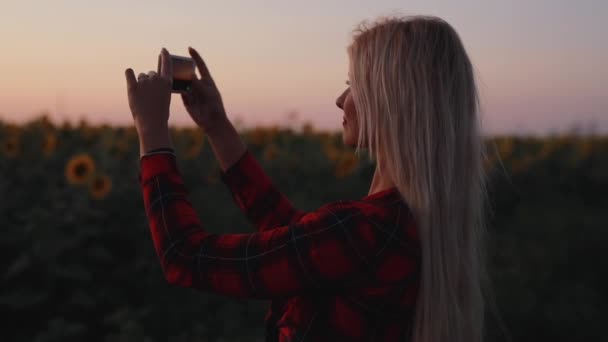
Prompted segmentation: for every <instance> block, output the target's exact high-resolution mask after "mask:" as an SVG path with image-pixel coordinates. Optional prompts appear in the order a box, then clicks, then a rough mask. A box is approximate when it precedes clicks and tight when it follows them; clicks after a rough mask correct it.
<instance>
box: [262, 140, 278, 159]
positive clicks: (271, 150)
mask: <svg viewBox="0 0 608 342" xmlns="http://www.w3.org/2000/svg"><path fill="white" fill-rule="evenodd" d="M278 154H279V149H278V148H277V147H276V145H275V144H270V145H266V148H264V156H263V157H264V160H274V159H275V158H276V157H277V155H278Z"/></svg>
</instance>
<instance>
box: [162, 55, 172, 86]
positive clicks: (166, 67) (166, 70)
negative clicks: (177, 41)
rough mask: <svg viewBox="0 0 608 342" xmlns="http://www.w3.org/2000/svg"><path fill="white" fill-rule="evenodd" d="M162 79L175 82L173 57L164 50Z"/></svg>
mask: <svg viewBox="0 0 608 342" xmlns="http://www.w3.org/2000/svg"><path fill="white" fill-rule="evenodd" d="M160 59H161V64H160V77H162V78H164V79H167V80H169V81H171V80H173V64H172V63H171V56H170V55H169V51H167V49H165V48H163V49H162V50H161V52H160Z"/></svg>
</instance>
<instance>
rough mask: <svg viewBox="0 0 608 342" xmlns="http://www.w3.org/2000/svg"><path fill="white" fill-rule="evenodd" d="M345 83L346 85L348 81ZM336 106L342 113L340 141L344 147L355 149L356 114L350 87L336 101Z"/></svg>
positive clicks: (357, 131) (357, 132) (356, 134)
mask: <svg viewBox="0 0 608 342" xmlns="http://www.w3.org/2000/svg"><path fill="white" fill-rule="evenodd" d="M346 83H347V85H348V81H346ZM336 105H337V106H338V108H340V109H342V110H343V111H344V113H343V114H344V117H343V119H342V120H343V122H342V127H343V129H344V130H343V131H342V141H343V142H344V145H346V146H351V147H356V146H357V137H358V134H359V127H358V125H357V112H356V111H355V103H354V102H353V98H352V96H351V93H350V86H349V87H348V88H346V90H344V92H343V93H342V94H341V95H340V96H339V97H338V98H337V99H336Z"/></svg>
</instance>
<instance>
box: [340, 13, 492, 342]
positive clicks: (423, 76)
mask: <svg viewBox="0 0 608 342" xmlns="http://www.w3.org/2000/svg"><path fill="white" fill-rule="evenodd" d="M347 51H348V55H349V58H350V67H349V73H350V86H351V94H352V97H353V101H354V104H355V108H356V112H357V118H358V123H359V135H358V142H357V147H356V151H355V152H356V153H357V154H359V153H360V151H361V148H366V149H367V152H368V153H369V156H370V160H373V159H376V160H378V159H381V160H382V161H383V163H379V164H378V165H380V167H381V166H382V164H384V165H385V167H386V170H385V171H384V172H386V173H387V174H388V175H389V176H390V177H391V178H392V181H393V182H394V184H395V186H396V187H397V188H398V189H399V191H400V193H401V195H402V196H403V198H404V200H405V201H406V203H407V204H408V206H409V207H410V208H411V210H412V213H413V214H414V217H415V219H416V221H417V227H418V230H419V236H420V239H421V243H422V260H421V265H422V272H421V283H420V287H419V296H418V299H417V303H416V314H415V321H414V323H413V324H414V326H413V330H412V334H413V335H412V336H410V338H411V340H412V341H415V342H444V341H450V342H480V341H482V340H483V335H484V331H483V327H484V310H485V301H484V293H485V289H486V287H487V288H488V289H489V286H487V285H486V281H487V280H488V279H487V278H488V277H487V271H486V268H485V265H484V262H485V260H486V258H485V251H484V245H485V240H486V237H485V234H484V232H485V221H486V218H485V217H484V216H485V214H484V213H485V208H484V204H485V203H486V202H487V197H488V196H487V189H486V174H485V170H484V164H483V160H484V159H485V158H486V152H485V147H484V142H483V138H482V135H481V124H480V120H478V112H479V109H478V107H479V98H478V91H477V87H476V85H475V80H474V74H473V67H472V65H471V62H470V60H469V57H468V55H467V53H466V51H465V49H464V47H463V44H462V42H461V41H460V38H459V36H458V34H457V33H456V31H455V30H454V29H453V28H452V27H451V26H450V25H449V24H448V23H447V22H445V21H444V20H442V19H440V18H437V17H434V16H426V15H416V16H401V17H398V16H392V17H391V16H382V17H379V18H378V19H376V20H375V22H373V25H371V27H367V23H366V21H363V22H361V23H359V24H358V26H357V27H356V28H355V29H354V30H353V41H352V43H351V44H350V45H349V46H348V47H347ZM404 324H405V323H404Z"/></svg>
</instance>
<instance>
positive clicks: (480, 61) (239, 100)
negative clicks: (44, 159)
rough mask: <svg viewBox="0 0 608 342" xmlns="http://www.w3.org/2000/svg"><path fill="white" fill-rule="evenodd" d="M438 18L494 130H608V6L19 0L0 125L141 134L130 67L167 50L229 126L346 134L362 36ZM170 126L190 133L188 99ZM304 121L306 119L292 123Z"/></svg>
mask: <svg viewBox="0 0 608 342" xmlns="http://www.w3.org/2000/svg"><path fill="white" fill-rule="evenodd" d="M391 14H403V15H409V14H429V15H436V16H439V17H442V18H443V19H445V20H446V21H447V22H449V23H450V24H451V25H452V26H453V27H454V28H455V29H456V31H457V32H458V33H459V35H460V37H461V39H462V41H463V43H464V45H465V48H466V49H467V52H468V54H469V57H470V58H471V61H472V63H473V65H474V67H475V72H476V78H477V82H478V87H479V89H480V95H481V103H482V111H483V112H482V113H481V118H482V125H483V127H484V131H485V132H486V133H488V134H492V133H535V134H545V133H550V132H556V131H564V130H568V129H569V128H570V127H571V126H573V125H575V124H577V123H578V125H579V126H581V127H583V128H584V129H591V128H593V129H594V130H595V131H596V132H608V91H607V90H606V89H607V85H606V83H607V82H608V66H607V64H608V38H607V36H606V32H608V24H607V23H608V20H607V19H606V18H608V1H603V0H597V1H596V0H588V1H576V2H575V1H563V0H543V1H540V0H539V1H523V0H522V1H447V0H446V1H438V0H436V1H430V0H425V1H422V0H416V1H403V0H402V1H392V0H376V1H369V0H367V1H320V0H307V1H262V0H260V1H229V0H227V1H222V2H219V1H213V2H212V1H124V0H123V1H117V0H105V1H96V2H93V1H42V0H41V1H9V0H2V9H1V12H0V42H2V56H1V57H0V119H2V120H5V121H11V122H16V123H21V122H25V121H27V120H29V119H31V118H33V117H36V116H38V115H39V114H40V113H41V112H44V111H47V112H49V113H50V117H51V120H53V121H55V122H63V121H65V120H70V121H73V122H77V120H79V119H80V118H81V117H84V118H86V119H87V120H88V121H89V122H91V123H103V122H106V123H112V124H120V125H132V124H133V119H132V117H131V113H130V111H129V107H128V103H127V95H126V82H125V77H124V70H125V69H126V68H127V67H131V68H133V69H134V71H135V74H136V75H137V74H138V73H139V72H148V71H150V70H156V63H157V57H158V54H159V52H160V49H161V48H162V47H166V48H167V49H168V50H169V52H170V53H172V54H175V55H182V56H188V51H187V47H188V46H189V45H190V46H192V47H194V48H196V49H197V50H198V51H199V53H200V54H201V56H202V57H203V59H204V60H205V61H206V63H207V66H208V67H209V69H210V71H211V74H212V76H213V77H214V79H215V81H216V84H217V85H218V87H219V90H220V92H221V94H222V98H223V101H224V105H225V107H226V110H227V112H228V115H229V117H230V118H232V119H235V118H237V117H239V118H240V119H241V120H242V122H243V124H244V125H245V126H250V125H256V124H262V125H267V124H279V125H287V124H288V119H287V113H288V112H291V111H296V112H297V113H298V122H299V123H301V122H304V121H311V122H312V123H313V124H314V126H315V127H317V128H318V129H324V130H325V129H328V130H340V129H342V110H341V109H339V108H338V107H337V106H336V104H335V101H336V98H337V97H338V96H339V95H340V93H341V92H342V91H343V90H344V89H345V87H346V85H345V83H344V82H345V81H346V79H347V72H348V70H347V68H348V56H347V54H346V46H347V45H348V44H349V43H350V39H351V34H352V33H351V32H352V29H353V28H354V27H355V26H356V25H357V24H358V23H359V22H360V21H361V20H363V19H369V20H373V19H374V18H375V17H377V16H380V15H391ZM169 122H170V123H171V124H173V125H176V126H187V125H193V124H194V123H193V122H192V120H191V119H190V117H189V116H188V114H187V113H186V111H185V110H184V108H183V104H182V102H181V98H180V97H179V96H178V95H173V97H172V104H171V117H170V119H169ZM296 125H298V123H296Z"/></svg>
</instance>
